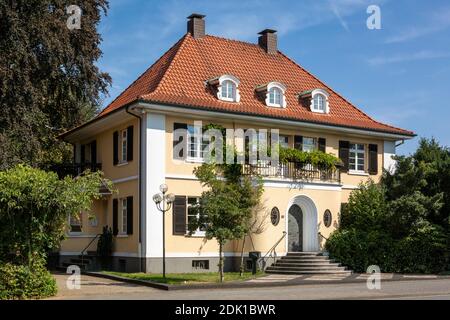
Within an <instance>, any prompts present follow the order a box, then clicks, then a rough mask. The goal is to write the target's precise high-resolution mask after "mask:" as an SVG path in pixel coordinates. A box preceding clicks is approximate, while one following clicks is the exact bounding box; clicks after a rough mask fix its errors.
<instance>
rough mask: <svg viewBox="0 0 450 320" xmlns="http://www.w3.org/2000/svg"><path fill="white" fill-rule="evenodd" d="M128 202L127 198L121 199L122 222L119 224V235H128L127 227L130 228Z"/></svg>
mask: <svg viewBox="0 0 450 320" xmlns="http://www.w3.org/2000/svg"><path fill="white" fill-rule="evenodd" d="M127 210H128V202H127V198H121V199H120V222H119V234H120V235H123V236H125V235H127V227H128V214H127Z"/></svg>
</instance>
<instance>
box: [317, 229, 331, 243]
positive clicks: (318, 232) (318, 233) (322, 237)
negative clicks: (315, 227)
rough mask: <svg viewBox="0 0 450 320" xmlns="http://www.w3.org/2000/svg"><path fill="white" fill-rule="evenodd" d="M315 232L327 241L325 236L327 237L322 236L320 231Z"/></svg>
mask: <svg viewBox="0 0 450 320" xmlns="http://www.w3.org/2000/svg"><path fill="white" fill-rule="evenodd" d="M317 233H318V235H319V236H321V237H322V238H324V239H325V240H327V241H328V238H327V237H325V236H324V235H323V234H321V233H320V231H319V232H317Z"/></svg>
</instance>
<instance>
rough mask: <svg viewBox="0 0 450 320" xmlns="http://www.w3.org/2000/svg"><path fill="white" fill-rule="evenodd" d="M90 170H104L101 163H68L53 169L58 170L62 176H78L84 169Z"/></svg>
mask: <svg viewBox="0 0 450 320" xmlns="http://www.w3.org/2000/svg"><path fill="white" fill-rule="evenodd" d="M86 170H90V171H91V172H95V171H100V170H102V164H101V163H87V162H86V163H66V164H58V165H54V166H53V167H52V171H54V172H56V173H57V174H58V176H59V177H60V178H63V177H66V176H72V177H76V176H79V175H80V174H82V173H83V172H84V171H86Z"/></svg>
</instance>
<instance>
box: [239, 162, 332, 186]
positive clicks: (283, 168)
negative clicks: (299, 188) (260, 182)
mask: <svg viewBox="0 0 450 320" xmlns="http://www.w3.org/2000/svg"><path fill="white" fill-rule="evenodd" d="M243 172H244V174H247V175H259V176H261V177H264V178H274V179H280V178H281V179H289V180H294V181H304V182H314V181H318V182H340V174H339V169H338V168H333V169H324V168H319V167H317V166H313V165H312V164H300V163H295V162H288V163H279V164H278V165H276V166H274V165H271V164H268V163H264V162H260V163H258V164H244V165H243Z"/></svg>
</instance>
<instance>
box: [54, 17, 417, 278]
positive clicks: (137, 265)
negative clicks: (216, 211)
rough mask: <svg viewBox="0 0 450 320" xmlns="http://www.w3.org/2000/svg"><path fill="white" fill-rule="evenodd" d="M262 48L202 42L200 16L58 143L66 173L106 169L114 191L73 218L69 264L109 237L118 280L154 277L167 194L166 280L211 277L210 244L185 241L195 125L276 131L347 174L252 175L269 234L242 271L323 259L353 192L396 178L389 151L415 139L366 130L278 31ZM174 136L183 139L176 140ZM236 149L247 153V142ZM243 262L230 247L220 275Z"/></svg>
mask: <svg viewBox="0 0 450 320" xmlns="http://www.w3.org/2000/svg"><path fill="white" fill-rule="evenodd" d="M258 37H259V38H258V39H257V40H258V41H257V44H255V43H247V42H242V41H236V40H229V39H224V38H220V37H217V36H211V35H207V34H206V33H205V16H203V15H200V14H192V15H191V16H189V17H188V23H187V33H186V34H185V35H183V36H182V37H181V39H180V40H179V41H178V42H176V43H175V44H174V45H173V46H172V47H171V48H170V49H169V50H168V51H167V52H166V53H164V54H163V55H162V56H161V57H160V58H159V59H158V60H157V61H156V62H155V63H154V64H153V65H151V66H150V67H149V68H148V69H147V70H146V71H145V72H144V73H143V74H142V75H141V76H140V77H139V78H138V79H136V80H135V81H134V82H133V83H132V84H131V85H130V86H129V87H128V88H127V89H126V90H125V91H123V92H122V93H121V94H120V95H119V96H118V97H117V98H116V99H115V100H114V101H112V102H111V103H110V104H109V105H108V106H107V107H106V108H105V109H104V110H103V111H102V112H101V113H100V114H99V115H98V116H96V117H95V118H94V119H92V120H90V121H89V122H87V123H85V124H83V125H81V126H79V127H76V128H74V129H72V130H70V131H68V132H66V133H64V134H63V135H62V136H61V138H62V139H63V140H64V141H66V142H68V143H71V144H72V145H73V146H74V151H75V152H74V154H75V156H74V164H73V166H72V168H74V170H78V171H80V170H81V169H84V168H90V169H93V170H96V169H101V170H102V171H103V172H104V174H105V177H106V178H108V179H110V180H111V181H112V182H113V184H114V188H115V191H116V192H112V193H111V192H108V191H107V190H105V194H104V196H103V197H102V199H100V200H95V201H94V204H93V207H92V210H91V212H90V217H89V215H88V214H87V213H83V214H82V216H81V219H75V218H73V217H70V218H69V219H70V230H69V231H68V237H67V239H66V240H64V241H63V243H62V245H61V248H60V256H61V257H62V259H63V260H64V261H67V263H70V262H68V261H70V259H74V258H77V257H78V256H79V255H80V253H81V252H82V251H86V250H87V251H95V250H96V241H95V240H96V239H97V235H98V234H99V233H101V232H102V228H103V226H110V227H111V228H112V230H113V234H114V251H113V265H114V269H116V270H119V271H126V272H137V271H141V272H161V269H162V250H163V242H162V241H163V237H162V235H163V233H162V223H163V220H162V214H161V212H160V211H158V209H157V208H156V206H155V203H154V202H153V200H152V197H153V195H154V194H155V193H158V192H159V187H160V185H161V184H167V186H168V189H169V192H170V193H173V194H174V195H175V201H174V203H173V208H172V209H171V210H170V211H168V212H167V213H166V215H165V248H166V257H167V272H195V271H198V272H202V271H215V270H217V263H218V245H217V242H216V241H215V240H214V239H212V240H206V239H205V234H204V231H202V230H200V229H199V230H197V231H196V232H194V233H193V234H188V232H187V230H188V228H187V226H188V223H189V220H190V218H191V216H190V212H191V211H190V210H189V207H190V206H191V205H192V204H195V203H196V202H197V201H198V198H199V196H200V195H201V193H202V186H201V185H200V183H199V181H198V180H197V179H196V177H195V176H194V175H193V169H194V168H195V167H197V166H199V165H200V164H201V163H202V162H203V161H204V152H203V146H204V145H203V144H204V141H202V139H198V138H196V137H195V135H194V133H195V132H196V130H197V129H196V128H198V126H197V127H196V126H195V125H194V124H195V123H196V122H201V123H203V124H204V125H205V124H210V123H213V124H218V125H221V126H222V127H224V128H227V129H239V128H242V129H244V130H245V129H249V128H254V129H257V130H260V129H268V130H271V129H278V130H279V133H280V143H281V145H283V146H285V147H289V148H296V149H299V150H302V151H312V150H320V151H323V152H326V153H330V154H333V155H335V156H337V157H339V158H340V159H341V160H342V162H343V166H342V167H341V168H336V169H334V170H333V172H331V173H330V172H328V171H327V172H326V171H324V170H322V169H320V168H317V167H314V166H305V167H301V168H299V167H298V166H297V167H296V166H290V165H280V166H278V167H274V168H271V167H268V166H265V165H259V166H258V165H257V166H255V168H253V169H255V170H257V171H258V173H259V174H260V175H261V176H262V177H263V182H264V194H263V205H264V210H263V211H264V212H261V215H264V216H266V217H267V224H266V226H265V229H264V231H263V232H262V233H260V234H256V235H253V236H252V239H251V241H246V242H245V248H244V252H245V256H246V259H248V253H249V252H251V251H259V252H261V253H262V255H263V256H264V255H266V254H267V253H268V252H270V251H273V248H274V246H275V245H276V246H275V247H276V248H275V249H276V254H277V255H278V256H285V255H287V254H288V253H295V252H308V253H311V252H312V253H316V252H320V251H321V250H322V249H323V244H324V242H325V240H326V239H327V237H329V235H330V234H331V233H332V232H333V231H334V230H335V229H336V228H337V227H338V224H339V215H340V211H341V205H342V204H343V203H346V202H347V201H348V197H349V194H350V193H351V191H352V190H354V189H356V188H357V186H358V184H359V183H360V182H363V181H366V180H368V179H373V180H375V181H377V180H379V179H380V177H381V175H382V172H383V169H386V170H390V169H391V168H392V165H393V163H394V160H393V156H394V155H395V153H396V146H397V145H398V144H399V143H401V142H402V141H404V140H407V139H411V138H413V137H414V136H415V134H414V133H413V132H412V131H408V130H404V129H400V128H396V127H393V126H390V125H387V124H384V123H381V122H379V121H376V120H374V119H372V118H371V117H369V116H368V115H367V114H365V113H364V112H363V111H361V110H360V109H358V108H357V107H356V106H354V105H353V104H352V103H350V102H349V101H347V100H346V99H345V98H344V97H342V96H341V95H340V94H338V93H336V92H335V91H334V90H333V89H331V88H330V87H329V86H327V85H326V84H325V83H323V82H322V81H320V80H319V79H317V78H316V77H315V76H313V75H312V74H311V73H310V72H309V71H307V70H305V69H304V68H302V67H301V66H300V65H298V64H297V63H296V62H294V61H293V60H291V59H290V58H289V57H287V56H286V55H284V54H283V53H282V52H280V51H279V50H278V48H277V33H276V31H275V30H271V29H266V30H263V31H261V32H260V33H259V36H258ZM255 40H256V35H255ZM177 129H186V130H187V132H188V134H187V137H174V135H173V133H174V131H175V130H177ZM184 138H185V139H184ZM186 139H187V140H186ZM177 143H185V146H186V149H185V152H174V148H173V147H174V145H175V144H177ZM233 143H235V144H236V145H237V146H240V147H241V148H242V145H243V144H244V143H245V141H242V139H235V141H233ZM299 172H300V174H299ZM294 175H295V176H296V178H295V179H294V177H293V176H294ZM271 249H272V250H271ZM240 252H241V241H230V242H228V243H227V245H226V248H225V257H226V264H225V268H226V270H235V269H236V268H237V265H238V263H239V256H240ZM271 253H273V252H271ZM294 255H295V254H294ZM248 266H250V264H248Z"/></svg>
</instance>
